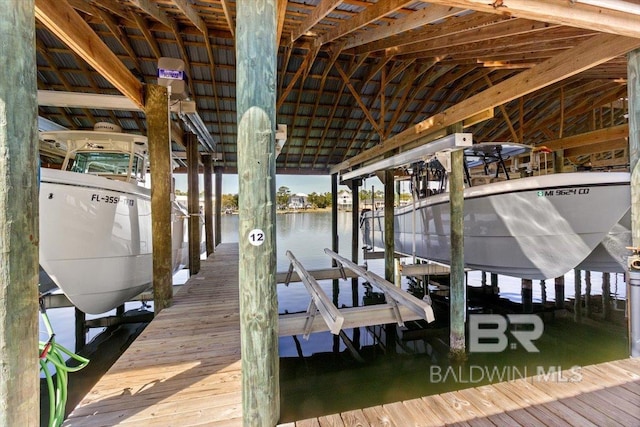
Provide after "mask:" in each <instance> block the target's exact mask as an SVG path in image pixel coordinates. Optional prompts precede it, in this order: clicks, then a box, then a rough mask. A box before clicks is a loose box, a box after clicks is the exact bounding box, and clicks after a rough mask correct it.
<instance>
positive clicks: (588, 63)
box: [332, 34, 640, 173]
mask: <svg viewBox="0 0 640 427" xmlns="http://www.w3.org/2000/svg"><path fill="white" fill-rule="evenodd" d="M638 47H640V39H635V38H629V37H622V36H615V35H611V34H601V35H598V36H594V37H593V38H591V39H589V40H587V41H586V42H584V43H581V44H580V45H578V46H576V47H575V48H573V49H570V50H568V51H566V52H563V53H561V54H560V55H557V56H555V57H553V58H551V59H549V60H547V61H545V62H542V63H540V64H538V65H537V66H535V67H533V68H530V69H528V70H525V71H522V72H521V73H519V74H517V75H516V76H514V77H512V78H510V79H507V80H505V81H502V82H500V83H498V84H496V85H495V86H493V87H491V88H489V89H487V90H485V91H483V92H481V93H479V94H477V95H474V96H472V97H470V98H467V99H465V100H464V101H462V102H460V103H458V104H456V105H454V106H453V107H450V108H448V109H447V110H445V111H443V112H441V113H438V114H435V115H433V116H431V117H429V118H428V119H426V120H423V121H422V122H420V123H418V124H416V125H414V126H412V127H409V128H408V129H406V130H405V131H403V132H401V133H399V134H397V135H395V136H394V137H392V138H389V139H387V140H386V141H384V143H383V144H380V145H378V146H376V147H374V148H372V149H370V150H367V151H366V152H363V153H361V154H359V155H357V156H354V157H353V158H351V159H348V160H346V161H343V162H342V163H340V164H338V165H335V166H334V167H332V173H333V171H335V172H338V171H341V170H343V169H345V168H348V167H350V166H353V165H356V164H358V163H362V162H363V161H366V160H370V159H372V158H374V157H377V156H379V155H382V154H384V153H386V152H389V151H391V150H394V149H396V148H398V147H401V146H403V145H405V144H408V143H410V142H412V141H415V140H418V139H420V137H421V136H422V135H424V134H426V133H431V132H434V131H435V130H438V129H442V128H446V127H447V126H448V125H451V124H454V123H458V122H460V121H463V120H464V119H466V118H468V117H470V116H472V115H474V114H476V113H478V112H480V111H482V110H486V109H488V108H492V107H495V106H497V105H501V104H504V103H505V102H508V101H511V100H513V99H516V98H518V97H520V96H522V95H525V94H528V93H531V92H534V91H536V90H538V89H541V88H543V87H545V86H548V85H550V84H553V83H555V82H557V81H560V80H562V79H565V78H567V77H569V76H572V75H575V74H578V73H579V72H581V71H584V70H586V69H588V68H591V67H594V66H596V65H598V64H601V63H603V62H605V61H607V60H610V59H612V58H614V57H616V56H618V55H623V54H625V53H627V52H629V51H630V50H633V49H636V48H638Z"/></svg>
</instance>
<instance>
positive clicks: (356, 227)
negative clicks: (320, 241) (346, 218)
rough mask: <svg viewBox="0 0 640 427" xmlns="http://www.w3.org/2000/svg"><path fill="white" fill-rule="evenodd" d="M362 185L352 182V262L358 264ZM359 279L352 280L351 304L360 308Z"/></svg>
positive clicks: (357, 180)
mask: <svg viewBox="0 0 640 427" xmlns="http://www.w3.org/2000/svg"><path fill="white" fill-rule="evenodd" d="M360 183H361V180H359V179H354V180H353V181H351V261H353V262H355V263H356V264H357V263H358V252H359V251H360V194H359V191H360ZM358 299H359V298H358V278H357V277H354V278H353V279H351V303H352V304H353V307H357V306H358Z"/></svg>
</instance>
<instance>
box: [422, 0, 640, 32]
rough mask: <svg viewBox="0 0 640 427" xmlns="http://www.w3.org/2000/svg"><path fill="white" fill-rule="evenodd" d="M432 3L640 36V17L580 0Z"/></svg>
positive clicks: (444, 0) (433, 0)
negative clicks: (639, 19)
mask: <svg viewBox="0 0 640 427" xmlns="http://www.w3.org/2000/svg"><path fill="white" fill-rule="evenodd" d="M429 3H432V4H442V5H449V6H457V7H462V8H466V9H474V10H477V11H480V12H488V13H495V14H499V15H509V16H516V17H519V18H527V19H533V20H536V21H542V22H551V23H555V24H559V25H568V26H570V27H578V28H587V29H590V30H596V31H601V32H604V33H610V34H618V35H621V36H627V37H636V38H640V25H638V16H637V15H633V14H630V13H624V12H619V11H616V10H613V9H606V8H602V7H596V6H590V5H586V4H583V3H579V2H578V1H569V0H567V1H558V0H500V1H495V2H491V1H487V0H429Z"/></svg>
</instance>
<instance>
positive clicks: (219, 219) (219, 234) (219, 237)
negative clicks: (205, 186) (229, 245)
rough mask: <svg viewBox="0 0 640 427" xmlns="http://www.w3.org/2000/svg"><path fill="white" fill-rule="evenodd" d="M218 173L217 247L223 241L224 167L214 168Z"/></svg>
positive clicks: (215, 233) (215, 234)
mask: <svg viewBox="0 0 640 427" xmlns="http://www.w3.org/2000/svg"><path fill="white" fill-rule="evenodd" d="M214 169H215V173H216V216H215V218H216V226H215V230H214V236H215V242H216V246H218V245H219V244H220V242H221V241H222V217H221V215H222V167H220V166H217V167H215V168H214Z"/></svg>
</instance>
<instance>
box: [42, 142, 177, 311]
mask: <svg viewBox="0 0 640 427" xmlns="http://www.w3.org/2000/svg"><path fill="white" fill-rule="evenodd" d="M40 138H41V140H43V141H46V142H45V143H48V144H52V141H56V142H55V145H56V146H57V147H59V148H61V149H63V150H64V151H65V158H64V161H63V163H62V166H61V169H60V170H57V169H49V168H41V171H40V173H41V175H40V195H39V204H40V265H41V267H42V268H43V269H44V270H45V272H46V273H47V274H48V275H49V276H50V277H51V279H52V280H53V282H54V283H55V284H56V285H57V286H58V287H59V288H60V289H61V290H62V291H63V292H64V293H65V295H66V296H67V297H68V298H69V300H70V301H71V302H72V303H73V304H74V305H75V306H76V307H77V308H79V309H80V310H82V311H84V312H86V313H91V314H97V313H103V312H106V311H109V310H111V309H113V308H115V307H117V306H119V305H121V304H123V303H124V302H126V301H129V300H130V299H131V298H133V297H135V296H136V295H138V294H139V293H141V292H142V291H144V290H145V289H147V288H148V287H149V286H150V285H151V283H152V234H151V193H150V189H148V188H145V187H144V186H143V182H144V177H145V174H146V156H147V139H146V137H142V136H138V135H129V134H123V133H117V132H97V131H55V132H43V133H41V135H40ZM185 218H186V212H185V211H184V209H182V207H181V206H180V205H179V204H178V203H175V202H174V203H173V206H172V227H173V228H172V240H173V254H172V255H173V271H174V272H175V271H177V270H178V269H179V268H180V267H181V266H183V265H184V264H185V263H186V262H185V260H186V258H187V245H186V244H185V243H184V236H185V231H186V226H185V221H186V219H185Z"/></svg>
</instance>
